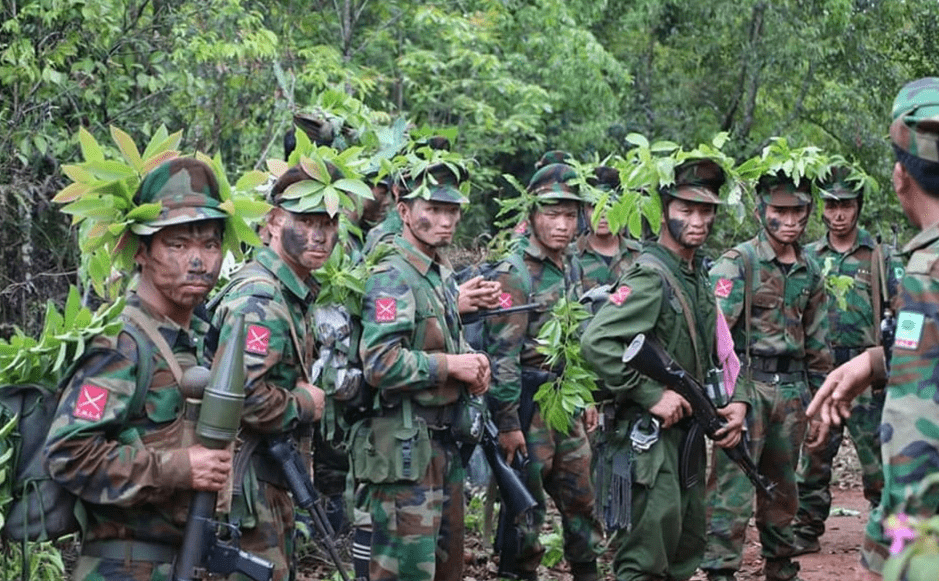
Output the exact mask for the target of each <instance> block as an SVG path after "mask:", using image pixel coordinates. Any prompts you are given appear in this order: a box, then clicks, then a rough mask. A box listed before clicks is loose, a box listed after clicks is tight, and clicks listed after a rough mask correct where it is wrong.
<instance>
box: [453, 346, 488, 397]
mask: <svg viewBox="0 0 939 581" xmlns="http://www.w3.org/2000/svg"><path fill="white" fill-rule="evenodd" d="M447 370H448V373H449V375H450V377H452V378H453V379H456V380H457V381H462V382H463V383H466V384H467V385H468V386H469V391H470V393H471V394H473V395H482V394H484V393H486V392H487V391H489V378H490V370H489V358H488V357H486V356H485V355H483V354H482V353H464V354H462V355H447Z"/></svg>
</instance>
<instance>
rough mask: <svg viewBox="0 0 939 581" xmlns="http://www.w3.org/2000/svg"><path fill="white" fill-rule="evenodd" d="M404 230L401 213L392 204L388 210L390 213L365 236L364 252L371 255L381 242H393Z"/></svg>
mask: <svg viewBox="0 0 939 581" xmlns="http://www.w3.org/2000/svg"><path fill="white" fill-rule="evenodd" d="M403 230H404V222H402V221H401V214H399V213H398V209H397V208H396V207H394V206H392V207H391V208H390V209H389V210H388V215H387V216H385V219H384V220H382V222H381V224H378V225H377V226H375V227H374V228H372V229H371V230H369V231H368V235H367V236H366V237H365V248H364V249H363V250H362V254H364V255H369V254H371V253H372V251H373V250H375V248H376V247H377V246H378V245H379V244H382V243H384V244H391V243H392V241H393V240H394V237H395V235H397V234H401V232H402V231H403Z"/></svg>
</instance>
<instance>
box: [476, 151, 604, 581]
mask: <svg viewBox="0 0 939 581" xmlns="http://www.w3.org/2000/svg"><path fill="white" fill-rule="evenodd" d="M576 175H577V174H576V172H575V171H574V168H572V167H571V166H569V165H566V164H561V163H555V164H548V165H546V166H545V167H543V168H541V169H540V170H538V171H537V172H535V175H534V176H532V179H531V182H530V183H529V185H528V193H529V195H531V196H534V197H535V201H536V205H535V206H534V208H533V209H532V211H531V214H530V215H529V216H528V220H529V223H530V224H531V225H532V233H531V235H530V236H529V238H528V244H527V245H526V247H525V249H524V250H523V251H521V252H522V255H521V256H515V257H511V258H508V259H505V260H504V261H503V262H501V263H500V264H499V265H497V266H496V269H495V272H496V279H497V280H498V281H499V282H500V283H501V284H502V297H501V299H500V303H501V304H502V306H503V307H510V306H512V305H521V304H525V303H529V302H532V303H539V304H541V305H542V306H543V308H542V309H540V310H538V311H537V312H536V313H534V314H529V313H518V314H512V315H503V316H498V317H493V318H492V319H490V320H489V322H488V323H487V326H486V327H487V328H486V334H487V338H486V346H487V351H488V352H489V354H490V356H491V357H492V361H493V369H494V373H493V383H494V387H493V393H492V397H493V399H494V402H493V403H494V404H495V406H494V407H495V422H496V425H497V427H498V429H499V441H500V444H501V445H502V448H503V449H504V450H505V451H506V453H507V455H508V457H509V461H511V459H512V458H513V457H514V454H516V453H519V452H521V453H528V454H529V457H530V459H531V461H530V463H529V464H528V470H527V472H526V474H525V481H526V486H527V487H528V489H529V490H530V491H531V492H532V494H533V495H534V497H535V499H536V500H537V501H538V506H537V508H536V509H535V514H534V519H533V521H534V524H533V526H532V527H531V528H528V527H523V526H522V525H519V528H521V529H522V532H523V536H524V538H523V541H522V549H521V551H520V553H519V563H518V565H517V570H518V571H519V572H520V574H521V575H523V577H524V578H526V579H535V578H536V577H537V569H538V564H539V563H540V562H541V558H542V555H544V552H545V548H544V547H543V546H542V545H541V543H540V542H539V541H538V535H539V532H540V530H541V526H542V524H543V523H544V520H545V510H546V502H547V498H546V493H547V494H550V495H551V497H552V498H553V499H554V501H555V504H556V505H557V506H558V509H559V511H560V512H561V518H562V523H563V526H564V557H565V558H566V559H567V560H568V562H569V563H570V564H571V572H572V573H573V575H574V579H575V581H593V580H595V579H596V578H597V554H598V548H599V542H600V540H601V538H602V531H601V527H600V523H599V522H598V521H597V519H596V517H595V516H594V514H593V506H594V488H593V483H592V482H591V478H590V462H591V452H590V443H589V441H588V439H587V425H586V424H587V416H588V415H589V414H587V413H581V411H579V412H578V416H577V417H576V418H575V420H574V421H573V422H572V424H573V426H572V428H571V430H570V433H568V434H564V433H561V432H558V431H555V430H553V429H550V428H548V427H547V426H546V424H545V421H544V419H543V418H542V416H541V412H540V410H539V406H538V405H537V404H534V403H532V401H531V398H532V396H533V395H534V393H535V391H536V390H537V387H538V385H540V384H541V383H543V381H542V380H541V378H537V379H535V377H536V376H538V375H539V374H540V373H543V372H549V373H550V372H551V370H550V369H546V368H545V365H544V361H545V356H544V355H543V354H541V353H539V352H538V351H537V342H536V337H537V336H538V331H539V330H540V329H541V327H542V326H543V325H544V323H545V322H546V321H547V320H548V318H549V317H550V316H551V306H552V305H554V304H555V303H556V302H557V301H558V300H559V299H560V298H562V297H567V298H568V300H577V299H578V298H579V297H580V294H581V281H580V268H579V265H578V264H577V259H576V257H575V256H574V255H573V252H572V250H571V248H570V243H571V241H572V240H573V238H574V234H575V231H576V226H577V216H578V214H579V213H580V211H581V198H580V196H579V194H578V191H577V186H576V184H574V183H573V181H574V180H575V179H576ZM522 268H524V269H525V270H524V271H522V270H521V269H522ZM527 371H532V372H533V373H532V378H533V379H532V381H528V382H526V385H524V386H523V385H522V383H523V382H522V377H523V376H524V375H525V374H526V372H527ZM546 379H547V378H545V380H546ZM522 399H524V400H525V401H524V402H522V401H521V400H522ZM526 406H528V407H529V409H531V408H532V407H533V408H534V410H533V412H532V415H531V417H530V425H528V426H526V425H523V424H522V421H523V418H520V416H521V415H524V414H520V413H519V412H520V409H523V408H525V407H526ZM590 412H592V414H593V418H592V421H591V425H593V426H595V425H596V415H595V414H596V411H595V410H594V409H592V408H591V410H590Z"/></svg>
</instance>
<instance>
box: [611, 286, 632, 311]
mask: <svg viewBox="0 0 939 581" xmlns="http://www.w3.org/2000/svg"><path fill="white" fill-rule="evenodd" d="M632 292H633V289H631V288H630V287H628V286H626V285H623V286H621V287H619V288H618V289H616V292H614V293H613V294H611V295H610V302H611V303H613V304H614V305H616V306H617V307H618V306H620V305H622V304H623V303H624V302H626V299H627V298H629V295H630V294H631V293H632Z"/></svg>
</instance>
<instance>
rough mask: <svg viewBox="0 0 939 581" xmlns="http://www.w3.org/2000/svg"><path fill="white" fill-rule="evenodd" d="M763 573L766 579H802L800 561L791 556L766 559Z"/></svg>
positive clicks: (781, 580)
mask: <svg viewBox="0 0 939 581" xmlns="http://www.w3.org/2000/svg"><path fill="white" fill-rule="evenodd" d="M763 574H764V575H765V576H766V581H802V580H801V579H800V578H799V563H797V562H796V561H793V560H792V559H790V558H789V557H781V558H777V559H766V562H765V563H764V565H763Z"/></svg>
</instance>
